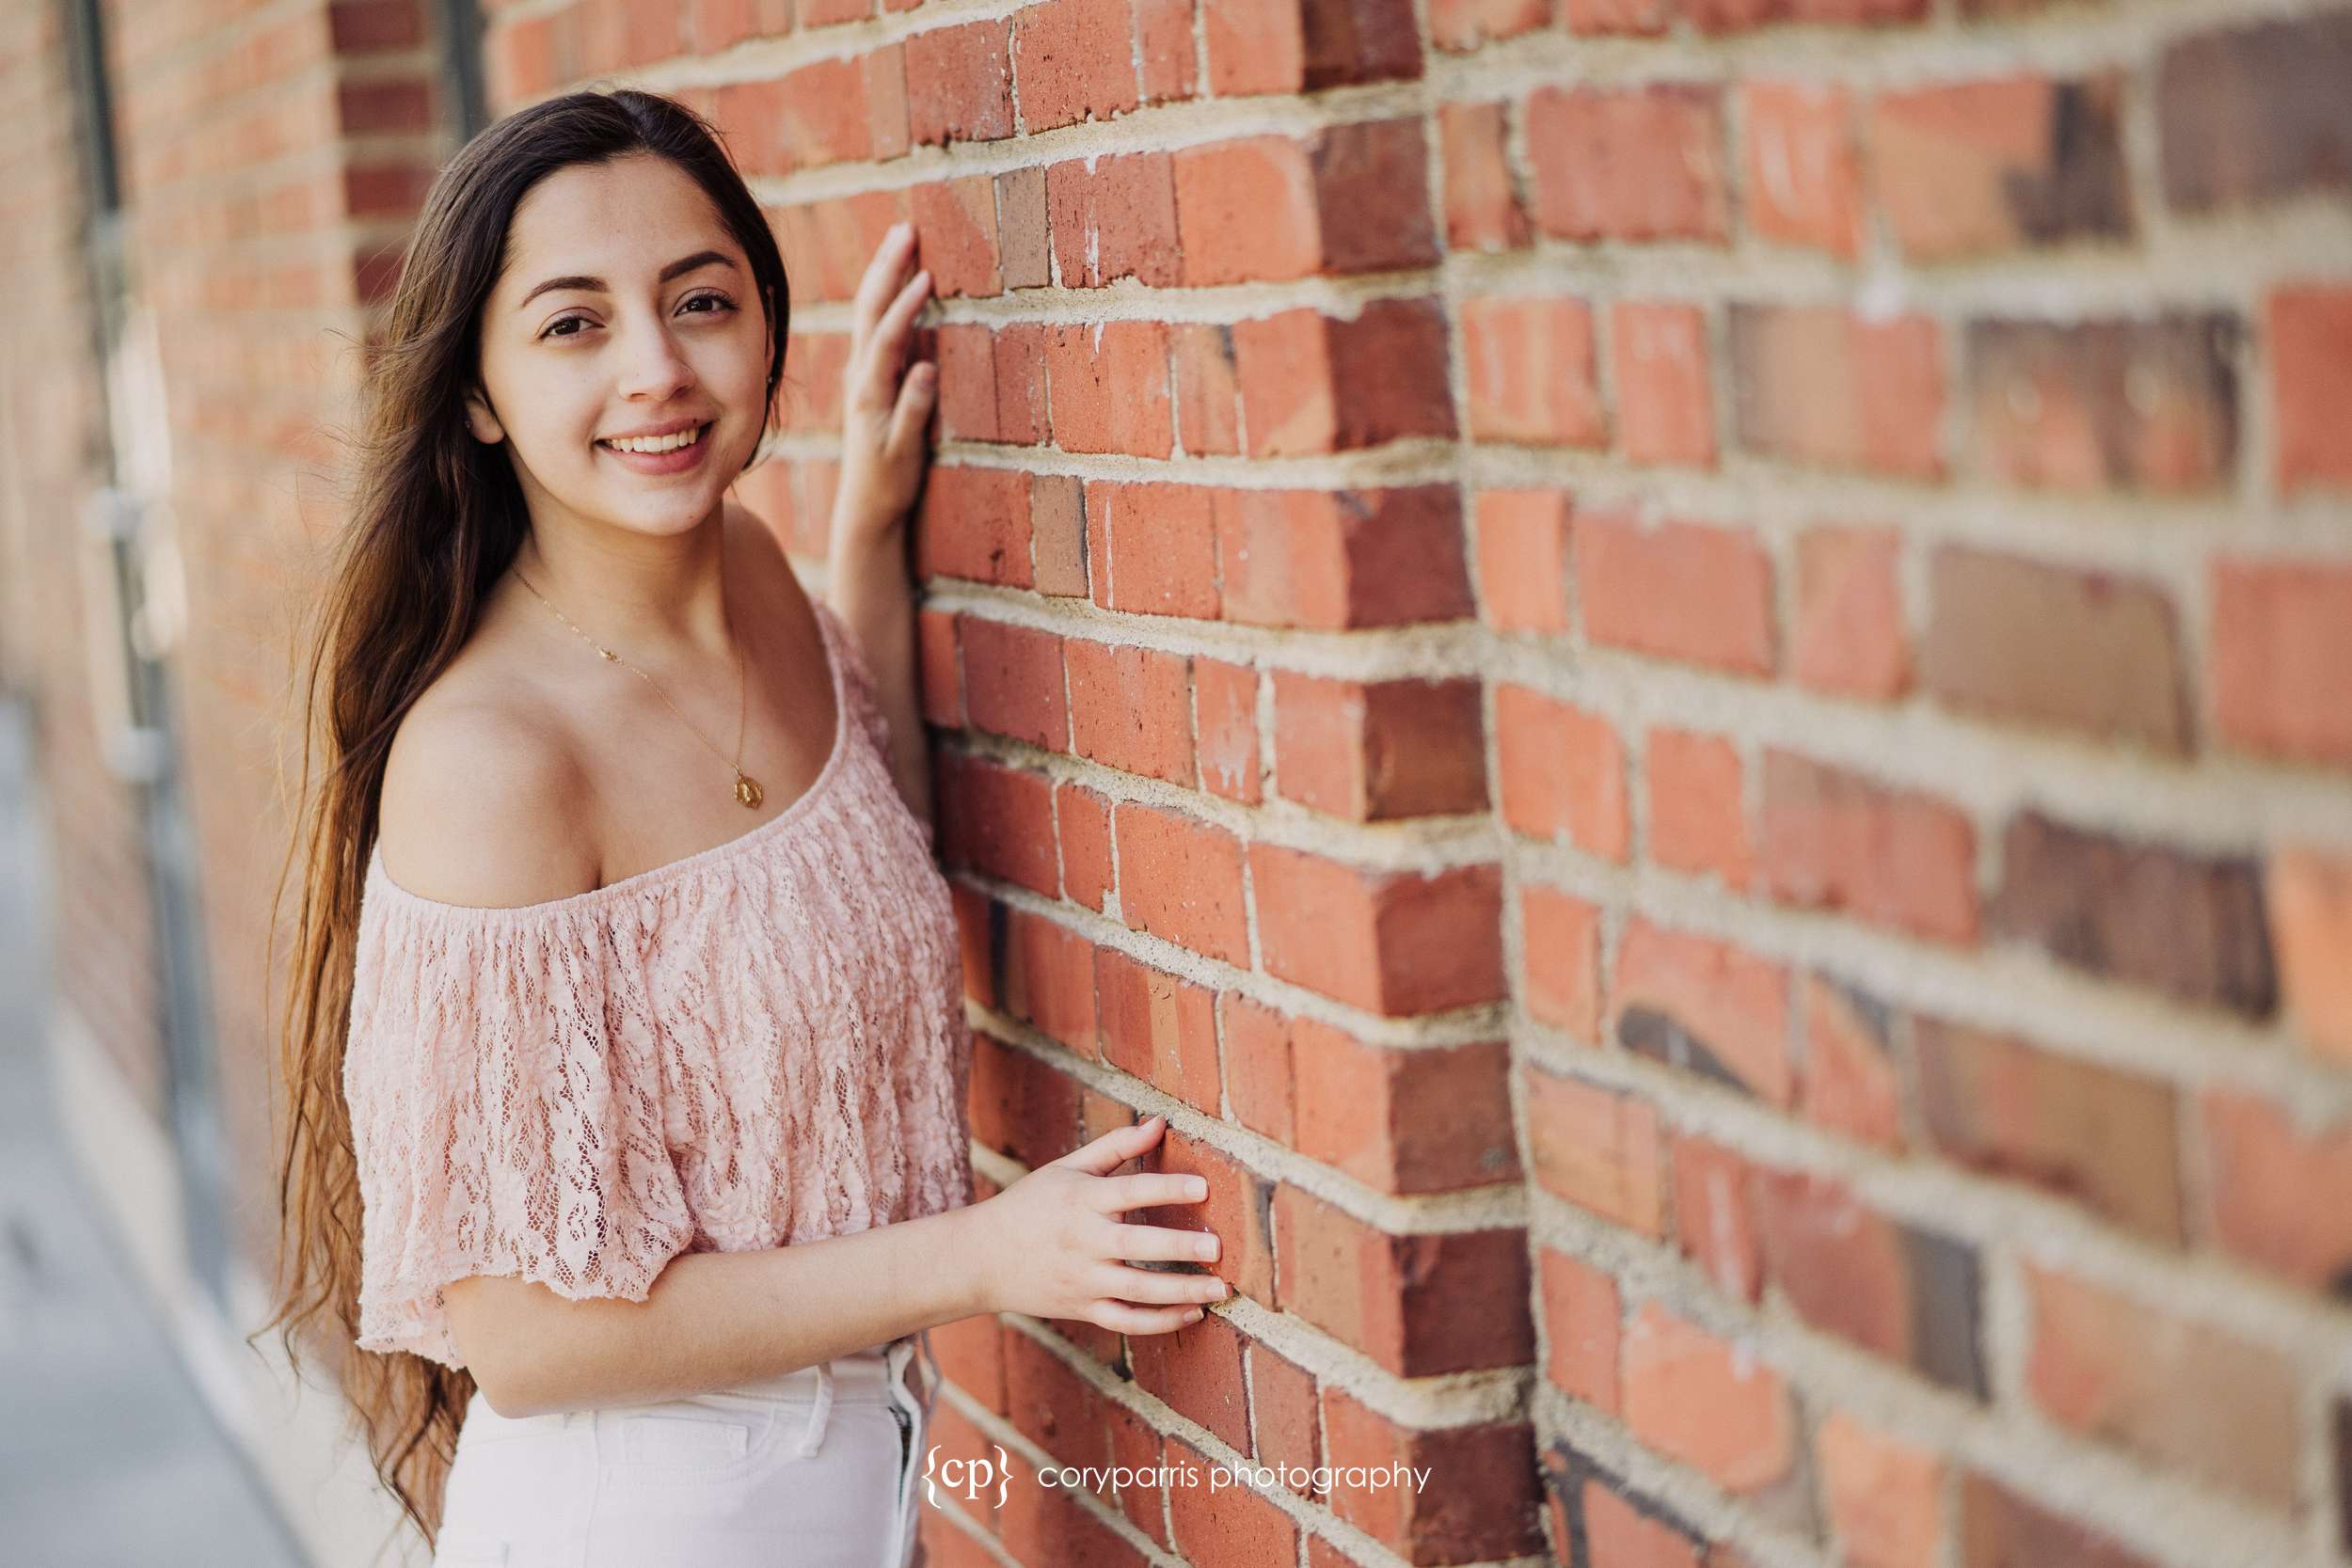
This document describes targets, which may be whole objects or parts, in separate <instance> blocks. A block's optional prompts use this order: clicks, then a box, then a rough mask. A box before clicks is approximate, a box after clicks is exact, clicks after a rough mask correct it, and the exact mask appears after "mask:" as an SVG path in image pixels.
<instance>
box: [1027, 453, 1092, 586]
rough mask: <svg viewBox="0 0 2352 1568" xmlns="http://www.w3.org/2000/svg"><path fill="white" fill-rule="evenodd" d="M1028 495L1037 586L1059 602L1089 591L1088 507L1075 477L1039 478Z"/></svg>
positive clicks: (1032, 563) (1033, 574)
mask: <svg viewBox="0 0 2352 1568" xmlns="http://www.w3.org/2000/svg"><path fill="white" fill-rule="evenodd" d="M1029 494H1030V497H1031V500H1032V505H1031V506H1030V509H1029V566H1030V575H1031V577H1032V578H1034V579H1035V581H1034V586H1035V587H1036V589H1037V591H1038V592H1039V593H1041V594H1051V595H1053V596H1055V597H1057V598H1078V597H1083V596H1084V595H1085V594H1086V591H1087V546H1086V526H1087V525H1086V507H1085V503H1084V501H1083V499H1082V496H1083V487H1082V486H1081V484H1080V482H1079V480H1078V479H1077V477H1076V476H1075V475H1073V474H1039V475H1037V476H1036V478H1035V479H1034V480H1032V481H1031V483H1030V486H1029Z"/></svg>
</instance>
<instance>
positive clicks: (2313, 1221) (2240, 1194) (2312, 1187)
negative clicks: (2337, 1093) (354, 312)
mask: <svg viewBox="0 0 2352 1568" xmlns="http://www.w3.org/2000/svg"><path fill="white" fill-rule="evenodd" d="M2198 1110H2199V1115H2200V1119H2201V1121H2202V1122H2203V1124H2204V1129H2205V1164H2206V1168H2207V1182H2206V1190H2205V1221H2204V1226H2203V1228H2204V1230H2205V1232H2206V1233H2207V1234H2209V1235H2211V1236H2212V1237H2213V1238H2214V1239H2215V1240H2217V1242H2219V1243H2220V1244H2221V1245H2223V1246H2225V1247H2227V1248H2228V1249H2229V1250H2230V1251H2231V1252H2233V1253H2235V1254H2236V1255H2237V1256H2239V1257H2241V1258H2244V1259H2247V1260H2248V1261H2249V1262H2251V1263H2254V1264H2256V1265H2258V1266H2259V1267H2262V1268H2265V1269H2268V1270H2270V1271H2271V1272H2272V1273H2274V1274H2277V1275H2280V1276H2282V1277H2284V1278H2286V1279H2290V1280H2292V1281H2294V1282H2295V1283H2296V1284H2297V1285H2300V1286H2302V1287H2303V1288H2304V1289H2306V1290H2310V1291H2324V1292H2329V1293H2332V1294H2334V1295H2337V1296H2339V1297H2346V1298H2352V1122H2344V1121H2338V1122H2332V1123H2329V1124H2328V1125H2326V1126H2317V1125H2314V1126H2311V1127H2309V1128H2308V1129H2307V1128H2306V1127H2305V1126H2304V1124H2303V1118H2300V1117H2296V1116H2294V1115H2293V1114H2291V1111H2290V1108H2289V1107H2286V1106H2283V1105H2277V1104H2273V1103H2272V1102H2270V1101H2265V1100H2262V1099H2259V1098H2257V1097H2255V1096H2253V1095H2249V1094H2239V1093H2236V1092H2234V1091H2233V1090H2230V1089H2220V1088H2215V1089H2207V1090H2205V1091H2204V1093H2203V1094H2202V1095H2201V1097H2200V1098H2199V1101H2198Z"/></svg>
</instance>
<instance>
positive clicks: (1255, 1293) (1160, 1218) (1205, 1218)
mask: <svg viewBox="0 0 2352 1568" xmlns="http://www.w3.org/2000/svg"><path fill="white" fill-rule="evenodd" d="M1136 1169H1138V1170H1140V1171H1158V1172H1167V1173H1169V1174H1173V1175H1178V1176H1198V1177H1200V1178H1201V1179H1202V1180H1206V1181H1207V1182H1208V1184H1209V1196H1207V1197H1206V1198H1205V1199H1203V1200H1201V1201H1200V1202H1198V1203H1185V1204H1179V1205H1176V1206H1174V1207H1151V1208H1144V1209H1135V1210H1129V1211H1127V1213H1128V1215H1129V1223H1131V1224H1135V1225H1153V1226H1162V1227H1166V1228H1168V1229H1170V1230H1193V1231H1199V1232H1201V1233H1204V1234H1208V1235H1214V1236H1215V1237H1216V1238H1217V1240H1218V1242H1219V1243H1220V1250H1219V1251H1218V1253H1217V1255H1216V1259H1215V1260H1214V1261H1211V1262H1209V1263H1206V1264H1204V1265H1202V1269H1203V1271H1204V1272H1206V1273H1208V1274H1213V1275H1216V1276H1217V1277H1218V1278H1219V1279H1222V1280H1223V1281H1225V1283H1226V1284H1228V1285H1230V1286H1232V1288H1233V1291H1234V1293H1235V1294H1236V1295H1245V1296H1248V1297H1249V1298H1250V1299H1251V1300H1253V1301H1256V1302H1259V1303H1261V1304H1263V1305H1265V1306H1268V1307H1271V1306H1272V1305H1273V1303H1274V1300H1275V1293H1276V1292H1275V1277H1274V1267H1275V1258H1274V1233H1273V1231H1272V1229H1271V1228H1269V1227H1270V1226H1271V1223H1272V1218H1273V1212H1274V1209H1273V1203H1274V1199H1273V1196H1272V1190H1273V1184H1272V1183H1271V1182H1269V1181H1268V1180H1266V1179H1265V1178H1264V1177H1262V1176H1260V1175H1258V1174H1257V1173H1256V1172H1255V1171H1252V1170H1250V1169H1249V1168H1248V1167H1247V1166H1245V1165H1241V1164H1236V1163H1235V1162H1234V1161H1233V1160H1232V1158H1230V1157H1229V1156H1227V1155H1225V1154H1223V1153H1220V1152H1219V1151H1218V1150H1216V1149H1215V1148H1210V1147H1209V1146H1208V1145H1206V1144H1203V1143H1200V1142H1197V1141H1196V1140H1194V1139H1191V1138H1188V1137H1185V1136H1184V1135H1182V1134H1181V1133H1178V1132H1173V1131H1170V1132H1168V1133H1167V1134H1166V1135H1165V1136H1163V1137H1162V1138H1161V1140H1160V1141H1159V1143H1158V1144H1156V1145H1155V1146H1153V1147H1152V1148H1151V1149H1149V1150H1148V1151H1146V1152H1145V1153H1143V1154H1141V1155H1139V1156H1137V1157H1136ZM1201 1321H1202V1322H1204V1323H1205V1322H1206V1321H1207V1320H1206V1319H1205V1318H1204V1319H1202V1320H1201Z"/></svg>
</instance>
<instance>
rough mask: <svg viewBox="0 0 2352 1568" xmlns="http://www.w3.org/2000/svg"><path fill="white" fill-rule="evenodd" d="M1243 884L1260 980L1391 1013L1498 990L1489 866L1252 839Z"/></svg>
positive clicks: (1476, 999) (1497, 909) (1496, 885)
mask: <svg viewBox="0 0 2352 1568" xmlns="http://www.w3.org/2000/svg"><path fill="white" fill-rule="evenodd" d="M1122 863H1123V857H1122ZM1249 880H1250V886H1251V890H1252V893H1253V895H1254V896H1255V899H1256V903H1257V911H1258V943H1259V948H1260V951H1261V953H1262V954H1263V961H1264V966H1265V971H1266V973H1267V974H1272V975H1275V976H1277V977H1278V978H1280V979H1284V980H1288V981H1290V982H1292V983H1293V984H1295V985H1301V986H1305V987H1307V988H1308V989H1309V990H1316V991H1320V992H1322V993H1323V994H1324V995H1326V996H1330V997H1334V998H1336V999H1337V1000H1339V1001H1342V1002H1344V1003H1346V1004H1348V1005H1349V1006H1356V1007H1361V1008H1364V1009H1365V1010H1366V1011H1368V1012H1375V1013H1380V1014H1383V1015H1386V1016H1390V1017H1397V1016H1403V1015H1406V1014H1411V1013H1424V1012H1441V1011H1444V1010H1445V1009H1447V1008H1450V1007H1462V1006H1471V1005H1473V1004H1476V1003H1481V1002H1491V1001H1494V1000H1497V999H1498V998H1500V997H1502V995H1503V994H1505V988H1504V983H1503V977H1502V874H1501V871H1500V869H1499V868H1498V867H1496V866H1495V865H1493V864H1492V863H1486V864H1476V865H1463V866H1455V867H1454V868H1452V869H1450V870H1445V871H1438V872H1420V871H1380V870H1375V869H1372V868H1369V867H1365V866H1359V865H1350V864H1348V863H1344V862H1342V861H1336V860H1330V859H1327V858H1326V857H1324V856H1322V855H1318V854H1313V853H1311V852H1309V851H1306V850H1301V849H1291V848H1286V847H1282V846H1279V845H1273V844H1263V843H1261V844H1253V845H1251V846H1250V847H1249Z"/></svg>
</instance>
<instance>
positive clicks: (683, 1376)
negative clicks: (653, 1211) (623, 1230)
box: [442, 1208, 993, 1417]
mask: <svg viewBox="0 0 2352 1568" xmlns="http://www.w3.org/2000/svg"><path fill="white" fill-rule="evenodd" d="M971 1213H972V1211H971V1210H970V1209H968V1208H967V1209H950V1210H947V1211H946V1212H943V1213H937V1214H927V1215H925V1216H923V1217H922V1218H919V1219H912V1220H901V1221H899V1222H898V1223H897V1224H894V1225H883V1226H877V1227H873V1228H871V1229H867V1230H860V1231H857V1232H855V1233H853V1234H850V1235H847V1236H833V1237H828V1238H827V1239H825V1240H824V1241H820V1242H803V1243H799V1244H797V1245H793V1246H786V1247H764V1248H761V1249H759V1250H757V1251H752V1252H690V1253H686V1254H684V1255H682V1256H680V1257H677V1258H674V1259H671V1260H670V1263H669V1265H668V1266H667V1267H666V1268H664V1269H663V1270H662V1271H661V1273H660V1275H657V1276H655V1279H654V1282H653V1288H652V1289H651V1290H650V1291H647V1292H646V1295H645V1299H644V1301H643V1302H642V1303H641V1302H633V1301H621V1300H617V1299H593V1298H592V1299H590V1300H585V1301H566V1300H564V1298H563V1297H561V1296H558V1295H557V1294H555V1293H554V1292H553V1291H549V1290H548V1288H547V1287H546V1286H544V1285H539V1284H535V1283H533V1282H532V1281H529V1280H523V1279H517V1278H514V1277H511V1276H507V1275H469V1276H468V1277H466V1278H464V1279H458V1280H453V1281H452V1282H451V1283H450V1284H449V1285H448V1286H446V1287H445V1288H444V1289H443V1291H442V1300H443V1302H444V1303H446V1304H447V1306H448V1308H449V1322H450V1333H451V1334H452V1335H453V1337H454V1338H456V1340H457V1346H458V1350H459V1351H460V1352H461V1353H462V1354H464V1356H465V1358H466V1364H467V1369H468V1370H469V1371H471V1372H472V1373H473V1377H474V1382H475V1383H476V1384H477V1385H479V1386H480V1387H481V1389H482V1392H483V1397H484V1398H485V1399H486V1400H488V1401H489V1402H490V1408H491V1409H493V1410H495V1411H497V1412H498V1413H499V1414H500V1415H501V1416H507V1417H516V1416H537V1415H544V1414H547V1413H548V1412H550V1411H558V1410H587V1409H595V1408H597V1407H600V1406H604V1405H613V1404H644V1403H649V1402H654V1401H657V1400H669V1399H678V1398H681V1397H684V1396H685V1395H688V1394H693V1393H701V1392H704V1391H706V1390H708V1389H713V1388H733V1387H737V1386H740V1385H742V1384H746V1383H755V1382H761V1381H764V1380H766V1379H768V1378H771V1377H777V1376H781V1375H782V1374H784V1373H785V1372H787V1371H797V1370H800V1369H801V1368H803V1367H813V1366H815V1365H816V1364H817V1363H818V1362H819V1361H829V1360H831V1359H833V1358H834V1356H836V1355H847V1354H850V1353H851V1352H853V1351H858V1350H863V1349H865V1348H866V1347H867V1346H869V1345H879V1344H882V1343H883V1342H884V1341H885V1340H890V1339H895V1338H898V1337H899V1336H900V1335H902V1334H915V1333H919V1332H921V1331H922V1330H924V1329H927V1328H930V1327H932V1326H934V1325H935V1324H939V1323H953V1322H955V1321H956V1320H957V1319H959V1318H968V1317H971V1316H974V1315H975V1314H977V1313H980V1312H985V1311H990V1310H993V1307H992V1305H991V1304H990V1302H989V1301H988V1300H987V1299H986V1298H985V1297H984V1296H983V1295H982V1293H981V1291H983V1290H984V1288H985V1284H984V1282H985V1280H986V1279H987V1277H988V1276H987V1274H986V1272H985V1270H983V1269H982V1268H980V1267H978V1266H977V1259H973V1258H972V1257H971V1256H970V1253H969V1250H968V1248H967V1247H966V1246H965V1244H964V1232H965V1231H966V1230H967V1229H968V1228H969V1227H970V1225H971V1221H970V1218H969V1216H970V1215H971Z"/></svg>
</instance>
